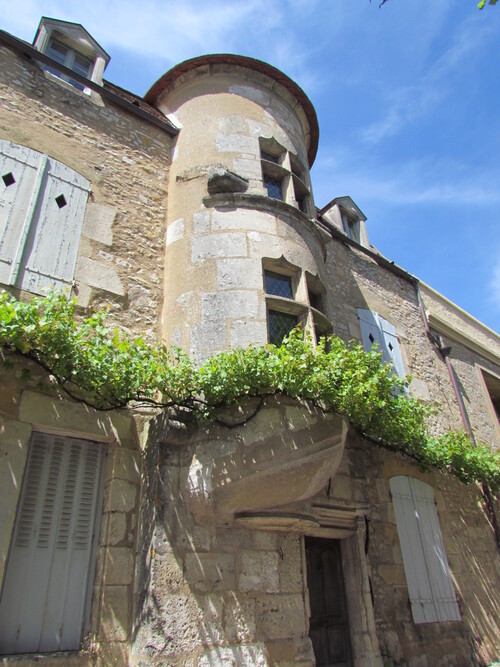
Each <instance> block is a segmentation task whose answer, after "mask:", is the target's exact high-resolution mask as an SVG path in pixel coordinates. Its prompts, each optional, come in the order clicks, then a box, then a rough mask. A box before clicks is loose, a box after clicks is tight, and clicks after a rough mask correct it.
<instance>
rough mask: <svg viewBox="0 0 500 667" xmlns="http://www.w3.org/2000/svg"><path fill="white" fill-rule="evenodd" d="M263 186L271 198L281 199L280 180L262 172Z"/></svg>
mask: <svg viewBox="0 0 500 667" xmlns="http://www.w3.org/2000/svg"><path fill="white" fill-rule="evenodd" d="M263 180H264V187H265V189H266V190H267V194H268V196H269V197H271V199H278V200H279V201H283V190H282V182H281V180H280V179H279V178H274V177H273V176H270V175H269V174H264V179H263Z"/></svg>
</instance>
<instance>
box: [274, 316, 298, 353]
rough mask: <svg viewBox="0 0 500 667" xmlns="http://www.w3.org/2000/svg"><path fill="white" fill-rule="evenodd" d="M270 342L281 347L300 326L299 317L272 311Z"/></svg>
mask: <svg viewBox="0 0 500 667" xmlns="http://www.w3.org/2000/svg"><path fill="white" fill-rule="evenodd" d="M268 323H269V342H270V343H272V344H273V345H276V346H280V345H281V344H282V342H283V339H284V338H286V337H287V336H289V335H290V333H291V332H292V331H293V329H295V327H296V326H297V324H298V320H297V316H296V315H290V314H289V313H281V312H279V311H278V310H270V311H269V313H268Z"/></svg>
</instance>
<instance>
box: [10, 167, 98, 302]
mask: <svg viewBox="0 0 500 667" xmlns="http://www.w3.org/2000/svg"><path fill="white" fill-rule="evenodd" d="M88 190H89V182H88V181H87V180H86V179H85V178H83V176H80V174H77V173H76V172H75V171H73V170H72V169H70V168H69V167H66V165H64V164H61V163H60V162H57V161H56V160H52V159H51V158H49V160H48V167H47V170H46V173H45V179H44V182H43V185H42V187H41V190H40V196H39V199H38V202H37V207H36V209H35V212H34V215H33V218H32V224H31V227H30V233H29V235H28V238H27V241H26V245H25V248H24V253H23V259H22V261H21V266H20V269H19V273H18V277H17V285H18V287H21V288H23V289H25V290H28V291H30V292H35V293H40V292H44V291H45V292H46V291H47V289H49V288H50V287H55V288H56V289H58V290H61V289H64V287H67V286H68V285H70V284H71V282H72V280H73V276H74V272H75V266H76V259H77V253H78V244H79V242H80V234H81V230H82V225H83V217H84V215H85V207H86V205H87V197H88Z"/></svg>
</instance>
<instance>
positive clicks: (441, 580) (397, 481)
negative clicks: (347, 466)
mask: <svg viewBox="0 0 500 667" xmlns="http://www.w3.org/2000/svg"><path fill="white" fill-rule="evenodd" d="M389 483H390V489H391V494H392V502H393V505H394V512H395V515H396V523H397V527H398V535H399V541H400V543H401V551H402V553H403V564H404V569H405V574H406V581H407V583H408V593H409V597H410V603H411V609H412V614H413V620H414V621H415V623H433V622H436V621H459V620H460V611H459V609H458V604H457V601H456V596H455V589H454V587H453V581H452V578H451V573H450V568H449V566H448V560H447V558H446V553H445V550H444V543H443V537H442V535H441V529H440V527H439V521H438V516H437V511H436V503H435V500H434V493H433V491H432V488H431V487H430V486H429V485H428V484H425V483H424V482H421V481H420V480H418V479H415V478H414V477H406V476H398V477H391V479H390V481H389Z"/></svg>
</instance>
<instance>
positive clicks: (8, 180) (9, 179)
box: [2, 171, 16, 188]
mask: <svg viewBox="0 0 500 667" xmlns="http://www.w3.org/2000/svg"><path fill="white" fill-rule="evenodd" d="M2 180H3V182H4V183H5V187H7V188H8V187H9V185H14V183H15V182H16V179H15V178H14V174H13V173H12V172H11V171H9V173H8V174H4V175H3V176H2Z"/></svg>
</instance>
